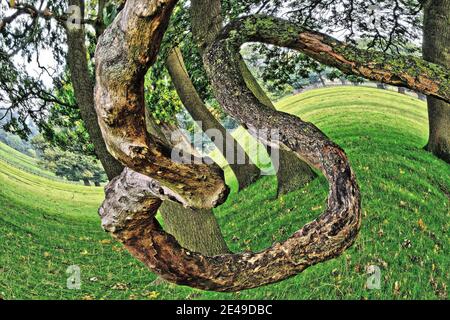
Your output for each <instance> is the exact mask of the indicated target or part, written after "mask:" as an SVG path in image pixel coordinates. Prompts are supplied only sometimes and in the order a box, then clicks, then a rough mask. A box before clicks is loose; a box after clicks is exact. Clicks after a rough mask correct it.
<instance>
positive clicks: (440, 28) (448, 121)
mask: <svg viewBox="0 0 450 320" xmlns="http://www.w3.org/2000/svg"><path fill="white" fill-rule="evenodd" d="M423 57H424V59H425V60H427V61H430V62H433V63H437V64H440V65H442V66H444V67H446V68H447V69H448V68H450V0H436V1H428V2H427V3H426V4H425V6H424V26H423ZM428 119H429V128H430V130H429V131H430V135H429V140H428V144H427V146H426V149H427V150H428V151H430V152H432V153H433V154H434V155H436V156H437V157H439V158H441V159H442V160H444V161H446V162H447V163H450V104H449V103H447V102H444V101H442V100H438V99H436V98H434V97H428Z"/></svg>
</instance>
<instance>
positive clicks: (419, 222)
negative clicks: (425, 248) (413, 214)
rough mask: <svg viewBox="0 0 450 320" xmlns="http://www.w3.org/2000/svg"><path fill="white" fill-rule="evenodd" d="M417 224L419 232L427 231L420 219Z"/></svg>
mask: <svg viewBox="0 0 450 320" xmlns="http://www.w3.org/2000/svg"><path fill="white" fill-rule="evenodd" d="M417 224H418V225H419V228H420V230H422V231H425V230H426V229H427V226H426V225H425V223H424V222H423V220H422V219H419V221H418V222H417Z"/></svg>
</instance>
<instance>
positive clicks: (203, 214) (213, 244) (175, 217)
mask: <svg viewBox="0 0 450 320" xmlns="http://www.w3.org/2000/svg"><path fill="white" fill-rule="evenodd" d="M69 3H70V5H78V6H80V7H81V9H82V10H81V12H84V1H79V0H70V1H69ZM67 41H68V66H69V69H70V72H71V80H72V83H73V86H74V91H75V97H76V99H77V102H78V105H79V108H80V112H81V115H82V118H83V121H84V123H85V124H86V128H87V130H88V132H89V135H90V138H91V140H92V142H93V143H94V146H95V151H96V153H97V156H98V158H99V159H100V161H101V163H102V164H103V167H104V169H105V171H106V173H107V176H108V178H109V179H110V180H112V179H113V178H114V177H116V176H118V175H120V173H121V172H122V170H123V166H122V164H121V163H119V162H118V161H117V160H116V159H115V158H113V157H112V156H111V155H110V153H109V152H108V150H107V148H106V144H105V142H104V140H103V137H102V134H101V131H100V127H99V125H98V121H97V114H96V111H95V109H94V81H93V80H92V78H91V76H90V73H89V68H88V62H87V50H86V46H85V31H84V27H80V29H77V30H69V29H68V30H67ZM83 181H84V183H85V185H90V183H89V181H87V182H86V180H83ZM86 183H87V184H86ZM161 214H162V216H163V219H164V221H165V225H166V228H167V229H168V230H170V232H171V233H172V234H173V235H174V236H175V237H176V238H177V239H178V240H179V241H180V243H183V245H185V246H186V247H187V248H189V249H190V250H195V251H197V252H202V253H204V254H208V255H210V254H211V255H214V254H220V253H225V252H228V248H227V246H226V244H225V241H224V239H223V236H222V234H221V232H220V229H219V226H218V224H217V221H216V219H215V217H214V215H213V213H212V211H211V210H198V211H195V212H194V211H192V210H188V209H184V208H183V206H181V205H178V204H175V203H174V204H169V203H168V202H167V201H166V202H165V203H164V205H163V207H162V209H161Z"/></svg>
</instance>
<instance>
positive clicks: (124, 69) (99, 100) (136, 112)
mask: <svg viewBox="0 0 450 320" xmlns="http://www.w3.org/2000/svg"><path fill="white" fill-rule="evenodd" d="M175 3H176V0H160V1H141V2H139V1H137V0H134V1H130V0H129V1H127V3H126V4H125V7H124V9H123V10H122V11H121V12H120V13H119V15H118V16H117V18H116V19H115V20H114V22H113V23H112V24H111V26H110V27H109V28H108V31H109V32H105V33H104V34H103V35H102V36H101V37H100V39H99V42H98V45H97V50H96V79H97V81H96V91H95V99H96V109H97V114H98V118H99V124H100V128H101V130H102V133H103V137H104V139H105V142H106V145H107V147H108V150H109V151H110V153H111V154H112V155H113V156H114V157H115V158H116V159H118V160H119V161H120V162H121V163H122V164H123V165H125V166H127V167H129V168H131V169H133V170H135V171H139V172H141V173H142V174H145V175H147V176H149V177H150V178H152V179H154V180H155V181H156V180H157V181H158V183H159V184H160V185H161V187H162V188H161V190H160V194H163V195H165V197H166V198H170V199H172V200H176V201H178V202H180V203H182V204H183V205H185V206H192V207H196V208H211V207H214V206H216V205H218V204H220V203H221V202H223V201H224V200H225V199H226V197H227V195H228V192H229V189H228V187H227V186H226V185H225V182H224V177H223V171H222V170H221V169H220V168H219V167H218V166H216V165H206V164H203V163H194V164H182V163H175V162H173V161H172V160H171V150H170V148H168V146H167V145H165V144H164V143H163V142H162V141H160V140H159V139H158V138H156V137H154V136H151V135H149V134H148V133H147V130H146V128H145V101H144V94H143V93H144V75H145V73H146V72H147V70H148V68H149V66H150V65H152V64H153V63H154V61H155V59H156V55H157V53H158V50H159V47H160V44H161V39H162V36H163V34H164V32H165V30H166V28H167V25H168V20H169V16H170V13H171V12H172V9H173V7H174V5H175Z"/></svg>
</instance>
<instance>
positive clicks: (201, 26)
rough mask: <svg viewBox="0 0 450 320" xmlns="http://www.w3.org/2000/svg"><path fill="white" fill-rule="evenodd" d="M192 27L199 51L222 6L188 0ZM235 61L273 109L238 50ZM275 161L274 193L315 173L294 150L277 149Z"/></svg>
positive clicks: (216, 28)
mask: <svg viewBox="0 0 450 320" xmlns="http://www.w3.org/2000/svg"><path fill="white" fill-rule="evenodd" d="M191 17H192V31H193V34H194V38H195V39H196V41H197V45H198V47H199V49H200V52H202V53H203V52H204V49H205V48H206V47H207V46H208V45H210V44H211V43H212V42H213V41H214V40H215V38H216V37H217V35H218V34H219V33H220V30H221V29H222V26H223V18H222V8H221V2H220V1H219V0H207V1H205V0H193V1H192V2H191ZM236 61H239V69H240V71H241V74H242V76H243V78H244V79H245V84H246V85H247V87H248V88H249V89H250V90H251V91H252V92H253V94H254V95H255V97H257V98H258V100H259V101H260V102H261V103H262V104H263V105H265V106H267V107H269V108H272V109H275V106H274V104H273V103H272V101H271V100H270V98H269V97H268V96H267V94H266V92H265V91H264V89H263V88H262V87H261V86H260V85H259V83H258V81H257V80H256V79H255V77H254V76H253V74H252V73H251V71H250V70H249V69H248V67H247V64H246V63H245V61H244V59H243V58H242V56H241V55H240V54H239V53H238V54H237V57H236ZM267 152H268V153H269V154H271V148H270V147H267ZM278 155H279V159H278V160H279V161H278V164H277V166H276V167H277V168H276V169H277V172H276V174H277V181H278V188H277V196H280V195H283V194H287V193H289V192H291V191H294V190H298V189H300V188H302V187H304V186H305V185H306V184H307V183H308V182H310V181H312V180H313V179H314V178H315V177H316V175H315V173H314V171H313V170H312V169H311V168H310V167H309V166H308V164H306V163H305V162H303V161H302V160H300V159H299V158H298V157H297V156H296V155H295V154H294V153H292V152H291V151H289V150H280V151H279V153H278ZM237 170H239V171H241V172H242V173H239V174H238V175H237V176H238V179H239V177H242V178H241V179H244V178H245V177H246V172H247V170H246V168H237Z"/></svg>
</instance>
